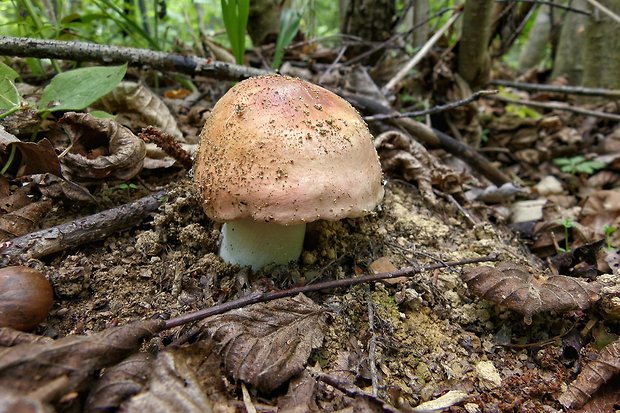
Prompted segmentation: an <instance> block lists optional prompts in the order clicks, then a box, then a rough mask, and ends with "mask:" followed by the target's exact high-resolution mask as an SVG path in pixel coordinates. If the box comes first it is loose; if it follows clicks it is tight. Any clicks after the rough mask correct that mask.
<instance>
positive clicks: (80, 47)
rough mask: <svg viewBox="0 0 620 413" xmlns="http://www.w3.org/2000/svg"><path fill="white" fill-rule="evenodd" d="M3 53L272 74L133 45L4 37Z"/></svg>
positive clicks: (226, 74)
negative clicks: (122, 45) (138, 47)
mask: <svg viewBox="0 0 620 413" xmlns="http://www.w3.org/2000/svg"><path fill="white" fill-rule="evenodd" d="M0 55H5V56H19V57H38V58H48V59H63V60H76V61H86V62H100V63H105V64H121V63H128V64H129V65H131V66H138V67H141V66H149V67H151V68H153V69H157V70H161V71H173V72H179V73H185V74H188V75H192V76H206V77H212V78H215V79H227V80H242V79H246V78H248V77H252V76H260V75H266V74H268V73H269V72H267V71H265V70H260V69H255V68H253V67H246V66H240V65H235V64H230V63H224V62H218V61H214V60H212V59H204V58H201V57H197V56H183V55H180V54H175V53H165V52H158V51H153V50H148V49H137V48H133V47H119V46H108V45H101V44H96V43H86V42H74V41H71V42H65V41H60V40H43V39H30V38H25V37H8V36H0Z"/></svg>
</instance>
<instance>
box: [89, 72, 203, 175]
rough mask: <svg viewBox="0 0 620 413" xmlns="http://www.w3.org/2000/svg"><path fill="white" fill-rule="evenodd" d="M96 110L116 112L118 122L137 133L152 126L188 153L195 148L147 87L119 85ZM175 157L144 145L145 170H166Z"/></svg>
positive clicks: (131, 83) (151, 146) (100, 102)
mask: <svg viewBox="0 0 620 413" xmlns="http://www.w3.org/2000/svg"><path fill="white" fill-rule="evenodd" d="M93 106H94V107H95V108H99V109H104V110H106V111H108V112H110V113H116V114H117V115H118V116H117V122H119V123H121V124H123V125H125V126H127V127H129V128H130V129H132V130H134V131H137V130H139V129H141V128H143V127H147V126H153V127H156V128H158V129H160V130H162V131H163V132H165V133H167V134H169V135H171V136H174V138H175V139H176V140H177V142H178V143H180V144H182V146H183V148H184V149H185V150H187V151H189V152H191V153H193V152H194V151H195V149H196V145H195V144H196V142H197V141H194V142H188V141H187V140H186V139H185V138H184V137H183V134H182V133H181V131H180V130H179V127H178V125H177V121H176V119H175V118H174V116H172V113H170V110H169V109H168V107H167V106H166V104H165V103H164V102H163V101H162V100H161V99H160V98H159V97H158V96H157V95H155V94H154V93H153V92H152V91H151V90H150V89H149V88H148V87H146V86H145V85H143V84H141V83H135V82H121V83H120V84H119V85H118V86H117V87H116V89H114V90H113V91H112V92H111V93H109V94H108V95H106V96H104V97H103V98H101V99H100V100H99V101H98V102H97V103H96V104H95V105H93ZM174 162H175V160H174V158H172V157H170V156H167V155H166V153H165V152H164V151H163V150H162V149H161V148H159V147H158V146H157V145H155V144H154V143H147V144H146V159H145V160H144V167H145V168H147V169H154V168H167V167H169V166H172V165H173V164H174Z"/></svg>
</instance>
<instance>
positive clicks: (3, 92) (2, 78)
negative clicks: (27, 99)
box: [0, 74, 22, 112]
mask: <svg viewBox="0 0 620 413" xmlns="http://www.w3.org/2000/svg"><path fill="white" fill-rule="evenodd" d="M21 100H22V99H21V96H20V95H19V92H18V91H17V89H16V88H15V84H14V83H13V81H12V79H10V78H8V77H7V76H6V75H2V74H0V110H1V111H3V112H9V111H14V109H15V108H17V107H19V105H20V104H21Z"/></svg>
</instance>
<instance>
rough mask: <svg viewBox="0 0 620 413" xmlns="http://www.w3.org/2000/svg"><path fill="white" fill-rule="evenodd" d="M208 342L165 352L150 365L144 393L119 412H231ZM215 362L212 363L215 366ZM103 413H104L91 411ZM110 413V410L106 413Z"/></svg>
mask: <svg viewBox="0 0 620 413" xmlns="http://www.w3.org/2000/svg"><path fill="white" fill-rule="evenodd" d="M209 342H210V340H207V341H206V342H204V341H203V342H201V343H199V344H197V345H193V346H190V348H183V349H174V350H172V351H164V352H161V353H159V354H158V355H157V358H156V359H154V360H153V361H152V370H151V372H150V377H149V380H148V382H147V383H146V386H145V390H144V391H143V392H141V393H140V394H137V395H135V396H134V397H132V398H131V399H130V400H129V401H127V402H126V403H125V404H123V406H122V408H123V411H125V412H129V413H131V412H135V413H138V412H139V413H142V412H149V413H168V412H181V413H194V412H195V413H210V412H226V411H232V410H231V408H230V407H229V403H228V399H227V398H225V396H224V394H225V390H224V383H223V381H222V375H221V373H220V369H219V364H220V358H219V356H218V355H217V353H215V352H212V349H213V348H214V345H213V343H212V342H210V343H209ZM214 361H215V363H214ZM93 411H103V410H93ZM107 411H109V410H107Z"/></svg>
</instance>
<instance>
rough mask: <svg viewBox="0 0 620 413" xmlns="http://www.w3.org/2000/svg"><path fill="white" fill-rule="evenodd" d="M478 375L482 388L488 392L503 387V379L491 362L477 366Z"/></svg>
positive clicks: (482, 362) (484, 362)
mask: <svg viewBox="0 0 620 413" xmlns="http://www.w3.org/2000/svg"><path fill="white" fill-rule="evenodd" d="M476 373H477V374H478V379H479V380H480V386H481V387H482V388H484V389H486V390H491V389H494V388H496V387H499V386H501V385H502V378H501V377H500V376H499V373H498V372H497V369H496V368H495V366H494V365H493V363H492V362H490V361H481V362H480V363H478V364H476Z"/></svg>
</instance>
